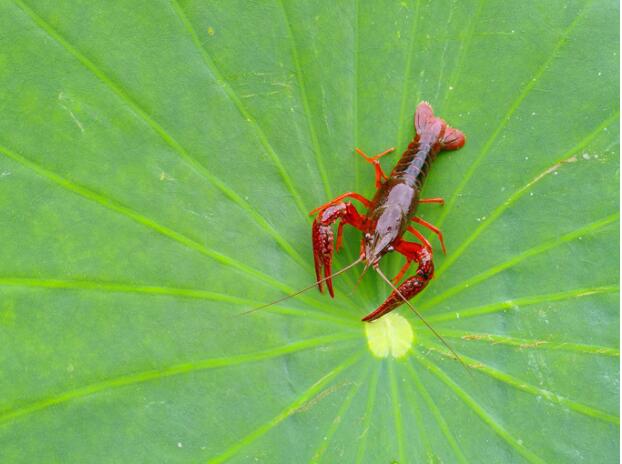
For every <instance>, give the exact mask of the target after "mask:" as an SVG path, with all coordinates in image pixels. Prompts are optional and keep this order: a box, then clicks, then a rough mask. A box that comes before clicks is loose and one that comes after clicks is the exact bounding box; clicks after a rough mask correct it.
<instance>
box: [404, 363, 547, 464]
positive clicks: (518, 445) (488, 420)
mask: <svg viewBox="0 0 622 464" xmlns="http://www.w3.org/2000/svg"><path fill="white" fill-rule="evenodd" d="M413 355H414V357H415V360H416V361H418V362H419V363H420V364H421V365H422V366H423V367H425V368H426V369H428V370H429V371H430V372H432V373H433V374H434V375H435V376H436V377H438V378H439V379H440V380H441V381H442V382H443V383H444V384H445V385H447V386H448V387H449V388H450V389H451V390H453V392H454V393H455V394H456V396H457V397H458V398H460V400H462V402H464V404H466V405H467V406H468V407H469V408H471V410H473V412H475V414H477V415H478V416H479V417H480V419H482V421H484V423H485V424H486V425H488V426H489V427H490V428H491V429H492V430H493V431H494V432H495V433H496V434H497V435H499V437H501V438H502V439H503V440H504V441H505V442H506V443H508V444H509V445H510V446H511V447H512V448H514V449H515V450H516V451H518V452H519V453H520V455H521V456H523V457H524V458H525V459H526V460H527V461H528V462H530V463H533V464H546V461H544V460H543V459H542V458H540V457H539V456H538V455H536V454H535V453H534V452H533V451H531V450H529V449H528V448H526V447H525V446H524V445H523V444H522V442H519V441H518V440H516V439H515V438H514V437H513V436H512V434H511V433H510V432H509V431H507V430H506V429H505V427H503V426H502V425H501V424H499V423H498V422H497V421H495V419H494V418H493V417H492V416H491V415H490V414H488V413H487V412H486V410H485V409H484V408H483V407H482V406H480V405H479V403H478V402H477V401H476V400H475V399H473V397H471V396H470V395H469V394H468V393H467V392H466V391H464V390H463V389H462V388H460V387H459V386H458V384H457V383H456V382H454V381H453V380H452V379H451V378H450V377H449V376H448V375H447V374H445V372H443V371H442V370H441V369H440V368H439V367H438V366H436V364H434V363H433V362H431V361H429V360H428V359H427V358H426V357H425V356H422V355H421V354H419V353H418V352H416V351H413Z"/></svg>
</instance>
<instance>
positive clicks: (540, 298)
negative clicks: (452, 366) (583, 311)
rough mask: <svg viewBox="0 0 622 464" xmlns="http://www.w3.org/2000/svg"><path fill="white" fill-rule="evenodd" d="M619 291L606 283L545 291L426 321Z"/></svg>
mask: <svg viewBox="0 0 622 464" xmlns="http://www.w3.org/2000/svg"><path fill="white" fill-rule="evenodd" d="M619 291H620V287H619V285H608V286H603V287H589V288H580V289H574V290H568V291H565V292H558V293H547V294H545V295H535V296H528V297H524V298H516V299H512V300H505V301H500V302H497V303H490V304H487V305H483V306H477V307H475V308H467V309H461V310H460V311H452V312H448V313H442V314H436V315H431V316H428V318H427V319H428V322H430V323H433V322H444V321H453V320H456V319H466V318H469V317H477V316H483V315H486V314H492V313H498V312H501V311H507V310H508V309H512V310H515V309H519V308H522V307H524V306H530V305H536V304H539V303H548V302H554V301H565V300H571V299H575V298H582V297H584V296H589V295H599V294H603V293H604V294H606V293H618V292H619Z"/></svg>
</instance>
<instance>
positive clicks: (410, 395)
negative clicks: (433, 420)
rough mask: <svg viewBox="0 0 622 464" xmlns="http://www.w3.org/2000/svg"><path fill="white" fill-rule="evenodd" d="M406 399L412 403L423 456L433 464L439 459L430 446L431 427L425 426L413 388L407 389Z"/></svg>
mask: <svg viewBox="0 0 622 464" xmlns="http://www.w3.org/2000/svg"><path fill="white" fill-rule="evenodd" d="M406 364H407V363H406ZM407 365H408V364H407ZM404 380H405V379H404ZM406 398H407V399H408V402H409V403H410V406H411V408H412V411H413V413H414V416H415V424H416V429H415V432H416V434H417V435H418V438H419V440H421V444H422V445H423V448H424V453H423V455H424V456H425V457H426V458H427V460H426V462H433V461H434V458H438V456H435V455H434V451H432V446H431V445H430V437H429V435H428V430H429V429H430V427H428V426H427V424H425V423H424V421H423V415H422V408H421V407H420V404H421V403H420V402H419V399H418V398H416V395H415V392H414V390H413V389H412V388H408V389H407V393H406ZM413 434H414V433H413Z"/></svg>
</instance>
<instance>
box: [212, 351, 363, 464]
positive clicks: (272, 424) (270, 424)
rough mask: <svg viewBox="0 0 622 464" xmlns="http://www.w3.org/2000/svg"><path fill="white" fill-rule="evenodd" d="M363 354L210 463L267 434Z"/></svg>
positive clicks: (340, 366)
mask: <svg viewBox="0 0 622 464" xmlns="http://www.w3.org/2000/svg"><path fill="white" fill-rule="evenodd" d="M360 357H361V354H356V355H354V356H352V357H350V358H348V359H346V360H345V361H344V362H343V363H341V364H339V365H338V366H337V367H335V368H334V369H332V370H331V371H329V372H328V373H327V374H326V375H324V377H322V378H321V379H320V380H318V381H317V382H316V383H314V384H313V385H311V387H309V388H308V389H307V390H305V391H304V392H303V393H302V394H301V395H300V396H299V397H298V398H296V400H295V401H293V402H292V403H291V404H290V405H289V406H287V407H286V408H285V409H283V410H282V411H281V412H280V413H279V414H277V415H276V416H274V417H273V418H272V419H270V420H269V421H268V422H266V423H265V424H263V425H261V426H260V427H258V428H257V429H255V430H254V431H252V432H251V433H249V434H248V435H246V436H245V437H243V438H242V439H241V440H239V441H237V442H236V443H234V444H233V445H231V446H230V447H229V448H227V449H226V450H225V451H223V452H222V453H220V454H219V455H218V456H215V457H213V458H212V459H210V460H209V461H207V462H208V463H209V464H219V463H221V462H225V461H227V460H228V459H229V458H231V457H233V456H235V455H236V454H237V453H238V452H239V451H240V450H242V449H243V448H245V447H246V446H248V445H250V444H251V443H253V442H254V441H255V440H257V439H258V438H260V437H261V436H263V435H265V434H266V433H267V432H269V431H270V430H271V429H273V428H274V427H276V426H277V425H279V424H280V423H281V422H283V421H284V420H285V419H287V418H288V417H289V416H291V415H292V414H294V413H295V412H296V411H297V410H298V409H299V408H300V407H301V406H302V405H304V404H305V403H306V402H307V401H309V400H310V399H311V398H313V396H315V395H316V394H317V393H319V392H320V390H321V389H322V388H324V386H326V385H327V384H329V383H330V382H331V381H332V380H334V379H335V377H337V375H338V374H340V373H341V372H343V371H344V370H345V369H347V368H348V367H350V366H352V365H353V364H354V363H355V362H356V361H357V360H358V359H360Z"/></svg>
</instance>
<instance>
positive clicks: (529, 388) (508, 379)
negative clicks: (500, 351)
mask: <svg viewBox="0 0 622 464" xmlns="http://www.w3.org/2000/svg"><path fill="white" fill-rule="evenodd" d="M420 343H421V344H422V345H424V346H426V347H427V348H429V349H431V350H434V351H436V352H438V353H440V354H442V355H443V356H446V357H448V358H451V359H454V356H453V354H452V353H450V352H448V351H447V350H446V349H445V348H444V347H442V346H440V345H437V344H436V343H433V342H427V341H423V340H422V341H420ZM458 354H459V355H460V357H461V358H462V359H463V360H464V362H465V363H466V364H467V366H469V367H471V368H472V369H476V370H477V371H479V372H483V373H484V374H486V375H488V376H490V377H492V378H494V379H496V380H499V381H500V382H503V383H505V384H507V385H509V386H511V387H513V388H516V389H517V390H521V391H524V392H526V393H529V394H530V395H533V396H535V397H537V398H544V399H545V400H547V401H549V402H550V403H554V404H559V405H561V406H565V407H567V408H568V409H571V410H573V411H575V412H578V413H579V414H583V415H585V416H588V417H593V418H595V419H598V420H601V421H603V422H609V423H611V424H617V425H619V424H620V418H619V417H618V416H615V415H613V414H609V413H606V412H605V411H601V410H600V409H597V408H594V407H592V406H588V405H586V404H583V403H579V402H578V401H574V400H571V399H570V398H567V397H565V396H563V395H560V394H558V393H555V392H552V391H550V390H546V389H544V388H539V387H536V386H535V385H531V384H530V383H527V382H525V381H524V380H521V379H518V378H516V377H514V376H512V375H510V374H507V373H505V372H502V371H500V370H498V369H495V368H493V367H490V366H488V365H486V364H484V363H483V362H481V361H478V360H476V359H474V358H471V357H469V356H466V355H465V354H464V353H458Z"/></svg>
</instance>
